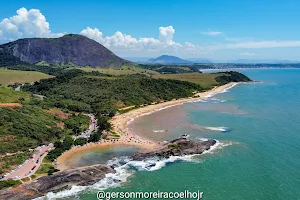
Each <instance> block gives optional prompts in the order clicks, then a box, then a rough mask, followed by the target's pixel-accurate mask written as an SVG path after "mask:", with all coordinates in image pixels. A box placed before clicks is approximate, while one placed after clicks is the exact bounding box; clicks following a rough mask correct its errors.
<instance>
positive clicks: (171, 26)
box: [0, 0, 300, 60]
mask: <svg viewBox="0 0 300 200" xmlns="http://www.w3.org/2000/svg"><path fill="white" fill-rule="evenodd" d="M18 10H19V12H18V14H17V11H18ZM299 13H300V1H297V0H287V1H279V0H272V1H271V0H264V1H258V0H242V1H241V0H230V1H229V0H228V1H226V0H210V1H201V0H164V1H162V0H161V1H159V0H152V1H149V0H143V1H141V0H139V1H135V0H126V1H124V0H123V1H121V0H106V1H103V0H100V1H99V0H98V1H93V0H85V1H64V2H62V1H57V0H51V1H33V0H26V1H24V0H22V1H21V0H14V1H12V2H10V3H7V1H1V2H0V21H1V22H0V43H5V42H8V41H11V40H14V39H18V38H21V37H59V36H61V35H63V34H65V33H80V34H83V35H86V36H88V37H90V38H91V39H94V40H96V41H98V42H99V43H101V44H103V45H104V46H106V47H108V48H109V49H111V50H112V51H113V52H115V53H116V54H117V55H119V56H122V57H155V56H159V55H161V54H172V55H176V56H180V57H183V58H209V59H214V60H232V59H290V60H300V53H298V52H300V51H299V50H300V34H299V33H300V26H299V25H298V24H299V21H300V14H299ZM5 18H6V19H5Z"/></svg>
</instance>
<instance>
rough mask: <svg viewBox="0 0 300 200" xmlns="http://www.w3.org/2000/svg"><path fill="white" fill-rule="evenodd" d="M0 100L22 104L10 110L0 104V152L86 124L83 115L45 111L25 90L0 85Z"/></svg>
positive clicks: (72, 131)
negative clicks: (58, 114) (63, 116)
mask: <svg viewBox="0 0 300 200" xmlns="http://www.w3.org/2000/svg"><path fill="white" fill-rule="evenodd" d="M0 99H1V102H20V103H21V104H22V106H21V107H16V108H13V109H12V108H6V107H0V154H4V153H11V152H17V151H27V150H28V149H30V148H35V147H37V146H40V145H43V144H48V143H50V142H53V141H55V140H57V139H61V138H64V137H65V136H66V135H73V134H76V133H79V132H82V131H83V130H86V129H87V128H88V126H89V121H90V118H89V117H88V116H86V115H83V114H70V115H67V116H68V117H67V118H60V117H59V116H56V115H55V114H49V112H46V110H45V107H46V106H47V104H44V101H42V100H39V99H36V98H33V97H31V96H30V94H29V93H27V92H19V91H14V90H12V89H10V88H0ZM45 105H46V106H45ZM47 108H48V107H47Z"/></svg>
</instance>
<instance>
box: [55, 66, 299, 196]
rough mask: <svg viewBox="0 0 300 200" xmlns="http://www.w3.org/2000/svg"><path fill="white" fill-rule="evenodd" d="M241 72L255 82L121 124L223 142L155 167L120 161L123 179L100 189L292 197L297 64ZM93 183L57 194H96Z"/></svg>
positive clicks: (295, 192)
mask: <svg viewBox="0 0 300 200" xmlns="http://www.w3.org/2000/svg"><path fill="white" fill-rule="evenodd" d="M241 72H242V73H245V74H246V75H248V76H249V77H250V78H252V79H255V80H259V81H262V83H257V84H241V85H238V86H236V87H234V88H232V89H230V90H229V92H225V93H221V94H218V95H216V96H214V98H211V99H209V100H207V101H205V102H201V101H200V102H194V103H187V104H183V105H179V106H175V107H171V108H168V109H165V110H161V111H159V112H156V113H154V114H152V115H146V116H143V117H140V118H138V119H136V120H135V121H134V123H132V124H130V125H129V127H128V128H129V131H132V132H137V133H139V134H141V133H142V134H143V135H145V136H147V137H150V138H154V139H160V140H171V139H173V138H175V137H178V136H181V135H182V134H189V135H190V138H191V139H202V138H215V139H217V140H218V141H220V143H221V144H223V147H222V146H220V148H217V149H215V150H214V151H213V152H211V153H208V154H205V155H201V156H196V157H193V158H189V159H177V160H169V161H165V162H164V163H161V165H160V166H161V168H160V167H158V168H157V169H155V170H148V169H143V168H138V167H137V166H138V164H141V163H132V165H131V166H130V167H127V168H126V169H124V168H122V167H120V170H119V172H120V174H118V175H119V176H120V177H121V176H122V177H123V176H124V177H125V179H122V181H124V180H126V181H124V182H122V181H121V182H120V183H119V184H114V185H113V186H114V187H113V188H108V189H106V190H105V191H107V192H112V191H114V192H126V191H130V192H131V191H143V192H150V191H158V190H160V191H172V192H181V191H184V190H189V191H191V192H194V191H198V190H200V191H201V192H203V199H212V200H224V199H237V200H240V199H259V200H260V199H262V200H264V199H299V198H300V190H299V189H300V170H299V168H300V145H299V142H300V126H299V125H298V122H299V121H300V101H299V98H300V70H298V69H268V70H266V69H249V70H241ZM125 151H126V150H125ZM95 154H96V153H95ZM89 156H90V158H92V157H93V156H95V155H93V153H91V155H89ZM85 164H88V162H86V163H85ZM139 166H140V165H139ZM126 173H128V174H129V175H128V176H126ZM107 182H109V181H107ZM107 182H106V183H107ZM98 189H103V187H100V185H98V187H97V185H96V186H95V187H93V188H91V189H89V190H85V191H84V190H83V191H82V192H79V193H76V194H75V193H74V195H73V196H70V197H63V198H60V199H83V200H91V199H96V194H97V191H98ZM58 196H61V197H62V196H64V195H62V193H61V195H58ZM58 196H56V197H58Z"/></svg>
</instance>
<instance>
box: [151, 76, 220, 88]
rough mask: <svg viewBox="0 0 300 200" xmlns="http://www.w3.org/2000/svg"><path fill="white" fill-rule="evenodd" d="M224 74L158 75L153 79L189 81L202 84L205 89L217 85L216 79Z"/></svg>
mask: <svg viewBox="0 0 300 200" xmlns="http://www.w3.org/2000/svg"><path fill="white" fill-rule="evenodd" d="M220 75H222V74H201V73H186V74H156V75H154V76H153V78H162V79H176V80H180V81H188V82H192V83H196V84H200V85H202V86H204V87H211V86H213V85H216V84H217V82H216V80H215V78H216V77H217V76H220Z"/></svg>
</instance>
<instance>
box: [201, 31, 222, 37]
mask: <svg viewBox="0 0 300 200" xmlns="http://www.w3.org/2000/svg"><path fill="white" fill-rule="evenodd" d="M201 34H202V35H209V36H217V35H222V34H223V33H222V32H220V31H205V32H201Z"/></svg>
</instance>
